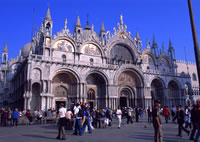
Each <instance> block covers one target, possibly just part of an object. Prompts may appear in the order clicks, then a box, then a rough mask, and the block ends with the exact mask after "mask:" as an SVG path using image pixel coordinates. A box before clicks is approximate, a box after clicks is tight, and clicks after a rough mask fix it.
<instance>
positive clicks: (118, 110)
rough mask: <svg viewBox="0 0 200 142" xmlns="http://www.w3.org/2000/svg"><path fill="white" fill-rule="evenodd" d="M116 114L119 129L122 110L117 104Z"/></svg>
mask: <svg viewBox="0 0 200 142" xmlns="http://www.w3.org/2000/svg"><path fill="white" fill-rule="evenodd" d="M116 115H117V118H118V122H119V123H118V128H119V129H120V127H121V123H122V110H121V109H120V106H118V109H117V111H116Z"/></svg>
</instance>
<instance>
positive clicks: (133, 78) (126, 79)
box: [118, 70, 144, 107]
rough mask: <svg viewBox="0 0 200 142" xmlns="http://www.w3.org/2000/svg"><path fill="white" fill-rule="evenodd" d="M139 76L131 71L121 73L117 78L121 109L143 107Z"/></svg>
mask: <svg viewBox="0 0 200 142" xmlns="http://www.w3.org/2000/svg"><path fill="white" fill-rule="evenodd" d="M140 78H141V77H140V75H139V74H138V73H137V72H134V71H132V70H127V71H124V72H122V73H121V74H120V75H119V77H118V86H119V92H118V93H119V101H118V105H120V106H121V107H135V106H140V107H142V106H143V99H144V98H143V95H142V86H141V84H142V83H141V79H140Z"/></svg>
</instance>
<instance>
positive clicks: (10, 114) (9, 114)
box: [7, 108, 13, 126]
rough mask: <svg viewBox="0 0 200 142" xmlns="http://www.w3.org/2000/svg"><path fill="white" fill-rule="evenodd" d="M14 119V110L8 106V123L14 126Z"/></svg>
mask: <svg viewBox="0 0 200 142" xmlns="http://www.w3.org/2000/svg"><path fill="white" fill-rule="evenodd" d="M12 119H13V116H12V110H11V109H10V108H8V117H7V122H8V125H10V126H12Z"/></svg>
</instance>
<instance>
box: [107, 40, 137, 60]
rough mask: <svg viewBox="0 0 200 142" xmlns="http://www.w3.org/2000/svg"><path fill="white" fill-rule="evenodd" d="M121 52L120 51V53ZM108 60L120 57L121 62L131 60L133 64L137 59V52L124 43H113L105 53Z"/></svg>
mask: <svg viewBox="0 0 200 142" xmlns="http://www.w3.org/2000/svg"><path fill="white" fill-rule="evenodd" d="M120 50H122V51H120ZM107 56H108V58H115V56H118V58H121V57H122V60H131V61H132V62H135V61H136V59H137V56H138V55H137V52H136V51H135V50H134V48H133V47H131V46H130V45H128V44H127V43H124V42H117V43H113V44H112V45H111V46H110V48H108V51H107Z"/></svg>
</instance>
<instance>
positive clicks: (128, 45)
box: [106, 37, 139, 60]
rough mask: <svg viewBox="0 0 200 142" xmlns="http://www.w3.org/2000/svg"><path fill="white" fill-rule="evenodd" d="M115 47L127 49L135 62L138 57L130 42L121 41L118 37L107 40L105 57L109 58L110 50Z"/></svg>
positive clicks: (133, 45)
mask: <svg viewBox="0 0 200 142" xmlns="http://www.w3.org/2000/svg"><path fill="white" fill-rule="evenodd" d="M115 45H122V46H124V47H125V48H127V49H128V50H129V51H130V52H131V54H132V55H133V56H134V58H135V59H134V60H136V58H137V57H138V56H139V51H138V49H137V48H136V45H135V43H134V42H133V41H132V40H130V39H129V38H126V39H121V38H119V37H113V39H112V40H109V41H108V43H107V50H106V55H107V57H108V58H110V54H111V50H112V48H113V47H114V46H115Z"/></svg>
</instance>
